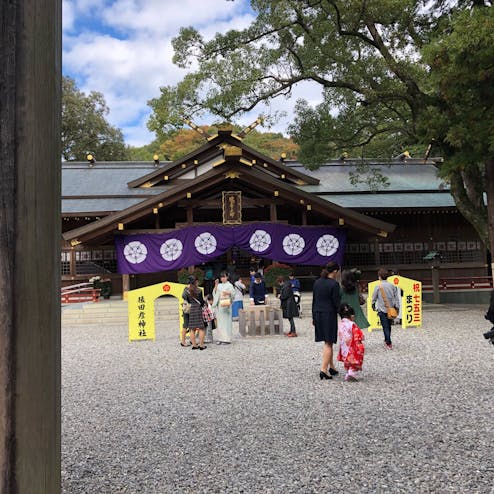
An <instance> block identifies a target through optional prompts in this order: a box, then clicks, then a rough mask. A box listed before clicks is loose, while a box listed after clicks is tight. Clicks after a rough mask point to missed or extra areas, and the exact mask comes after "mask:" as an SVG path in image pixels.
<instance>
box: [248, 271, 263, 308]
mask: <svg viewBox="0 0 494 494" xmlns="http://www.w3.org/2000/svg"><path fill="white" fill-rule="evenodd" d="M249 297H250V305H265V304H266V298H267V295H266V283H264V280H263V279H262V276H261V273H256V274H255V275H254V283H251V284H250V287H249Z"/></svg>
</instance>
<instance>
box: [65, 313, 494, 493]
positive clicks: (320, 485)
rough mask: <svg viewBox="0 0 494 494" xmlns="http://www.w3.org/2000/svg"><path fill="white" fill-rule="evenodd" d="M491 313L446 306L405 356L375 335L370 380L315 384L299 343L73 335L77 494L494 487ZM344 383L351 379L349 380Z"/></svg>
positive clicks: (69, 410) (402, 340) (71, 470)
mask: <svg viewBox="0 0 494 494" xmlns="http://www.w3.org/2000/svg"><path fill="white" fill-rule="evenodd" d="M484 312H485V308H484V309H481V308H461V307H454V306H450V307H447V306H442V307H440V308H439V309H437V308H436V309H434V310H426V311H425V312H424V325H423V328H421V329H406V330H402V329H401V328H399V327H398V328H395V329H394V330H393V343H394V346H395V349H394V350H393V351H386V350H385V349H384V348H383V346H382V342H383V337H382V334H381V333H380V332H378V331H374V332H372V333H366V337H367V340H366V354H365V361H364V373H363V376H362V380H361V381H359V382H357V383H346V382H343V380H342V377H341V376H337V378H335V379H334V380H332V381H320V380H319V376H318V373H319V365H320V351H321V346H320V344H316V343H314V341H313V330H312V327H311V325H310V320H309V318H304V319H301V320H296V324H297V329H298V331H299V335H300V337H299V338H285V337H265V338H250V339H249V338H247V339H240V337H239V338H237V339H235V340H234V342H233V344H232V345H230V346H216V345H212V346H211V345H210V346H209V347H208V349H207V350H205V351H202V352H201V351H191V350H190V348H182V347H180V346H179V344H178V341H177V336H176V330H175V327H176V323H175V322H174V321H172V322H170V327H168V328H158V329H157V340H156V341H155V342H139V343H132V344H129V343H128V342H127V329H126V328H124V327H122V328H106V329H105V328H100V329H97V328H88V329H84V330H81V329H80V328H77V329H75V328H69V327H65V328H63V351H62V365H63V388H62V443H63V446H62V481H63V492H65V493H74V494H75V493H98V494H99V493H118V492H125V493H208V492H211V493H213V492H214V493H216V492H218V493H219V492H221V493H223V492H225V493H232V494H233V493H240V492H244V493H322V492H343V491H346V492H352V493H360V492H369V493H371V492H372V493H374V492H383V493H384V492H396V493H401V492H413V493H415V492H419V493H428V492H434V493H442V492H445V493H446V492H454V493H458V492H465V493H466V492H468V493H494V487H493V486H494V461H493V457H494V393H493V379H494V346H492V345H490V344H489V343H488V342H487V341H486V340H485V339H484V338H483V337H482V332H484V331H486V330H488V329H489V326H488V324H486V321H485V320H484V319H483V313H484ZM340 374H343V373H340Z"/></svg>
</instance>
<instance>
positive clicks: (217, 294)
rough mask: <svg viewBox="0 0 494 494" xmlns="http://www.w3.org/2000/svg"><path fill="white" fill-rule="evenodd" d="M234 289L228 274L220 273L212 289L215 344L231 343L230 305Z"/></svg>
mask: <svg viewBox="0 0 494 494" xmlns="http://www.w3.org/2000/svg"><path fill="white" fill-rule="evenodd" d="M234 297H235V288H234V287H233V285H232V284H231V283H230V282H229V281H228V273H226V272H225V271H222V272H221V274H220V282H219V283H215V287H214V289H213V307H214V308H215V310H216V323H217V324H216V330H215V332H216V334H215V337H216V344H217V345H227V344H229V343H231V342H232V325H233V323H232V303H233V299H234Z"/></svg>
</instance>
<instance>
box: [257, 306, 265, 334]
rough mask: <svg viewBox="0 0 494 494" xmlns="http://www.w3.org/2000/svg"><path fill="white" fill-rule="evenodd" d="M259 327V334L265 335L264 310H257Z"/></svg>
mask: <svg viewBox="0 0 494 494" xmlns="http://www.w3.org/2000/svg"><path fill="white" fill-rule="evenodd" d="M259 327H260V328H261V330H260V334H261V336H265V335H266V313H265V312H264V310H261V311H259Z"/></svg>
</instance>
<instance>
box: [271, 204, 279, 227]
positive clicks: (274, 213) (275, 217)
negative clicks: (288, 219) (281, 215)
mask: <svg viewBox="0 0 494 494" xmlns="http://www.w3.org/2000/svg"><path fill="white" fill-rule="evenodd" d="M269 221H271V222H272V223H276V222H277V221H278V214H277V211H276V204H274V203H271V204H270V205H269Z"/></svg>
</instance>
